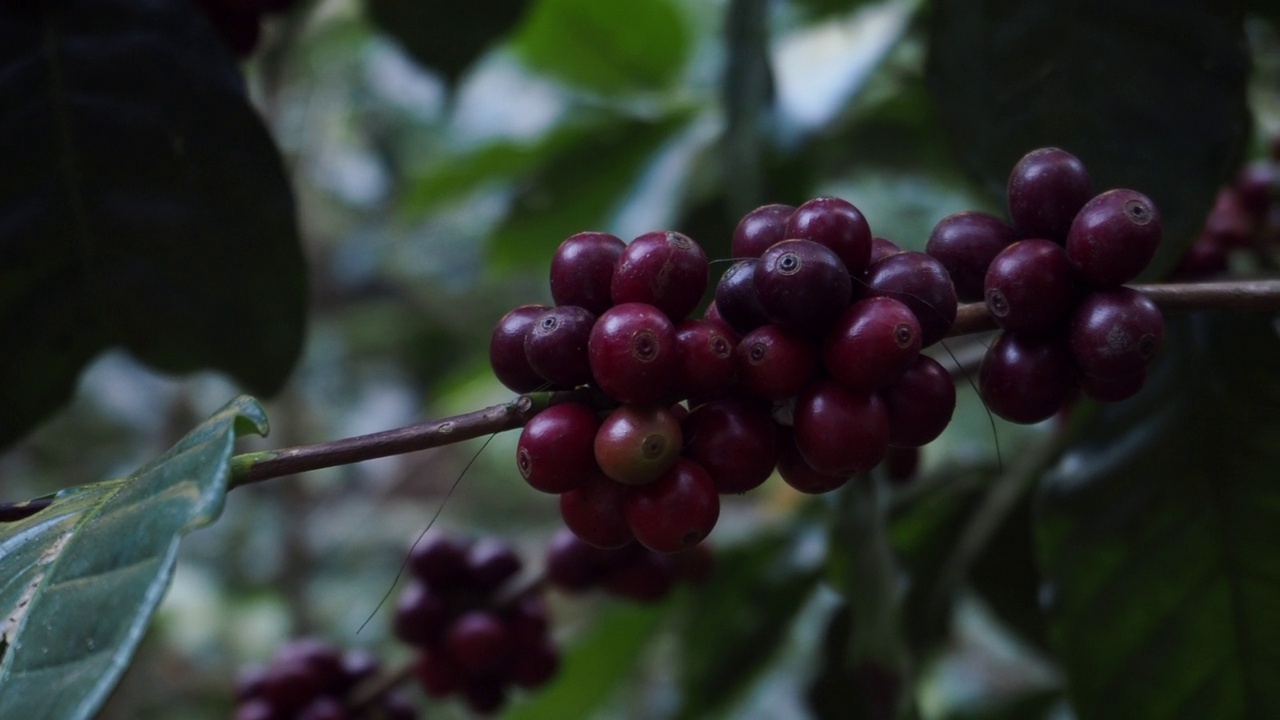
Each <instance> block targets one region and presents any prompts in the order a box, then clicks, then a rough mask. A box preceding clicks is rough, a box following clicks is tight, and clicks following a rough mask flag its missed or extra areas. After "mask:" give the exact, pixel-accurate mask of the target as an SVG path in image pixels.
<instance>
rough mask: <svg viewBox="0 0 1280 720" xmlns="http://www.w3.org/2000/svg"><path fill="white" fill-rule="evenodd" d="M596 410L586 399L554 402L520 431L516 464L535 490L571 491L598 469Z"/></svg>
mask: <svg viewBox="0 0 1280 720" xmlns="http://www.w3.org/2000/svg"><path fill="white" fill-rule="evenodd" d="M599 428H600V421H599V420H597V419H596V412H595V410H592V409H591V408H590V407H588V406H586V405H584V404H582V403H560V404H559V405H552V406H551V407H549V408H547V409H545V410H543V411H542V412H540V413H538V414H537V415H534V416H533V417H532V418H530V419H529V422H527V423H525V426H524V429H523V430H521V431H520V440H519V442H517V443H516V467H518V468H519V469H520V475H521V477H523V478H524V479H525V481H526V482H528V483H529V485H530V486H532V487H533V488H534V489H535V490H541V491H542V492H546V493H556V494H559V493H562V492H568V491H570V490H572V489H574V488H576V487H578V486H579V485H581V484H582V483H583V482H584V481H585V480H586V479H587V478H588V477H591V476H592V475H594V474H595V473H596V472H597V468H596V456H595V438H596V430H598V429H599Z"/></svg>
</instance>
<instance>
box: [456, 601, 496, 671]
mask: <svg viewBox="0 0 1280 720" xmlns="http://www.w3.org/2000/svg"><path fill="white" fill-rule="evenodd" d="M445 642H446V644H447V645H448V648H449V654H450V655H452V656H453V657H454V658H457V660H458V663H459V664H460V665H461V666H462V668H463V670H465V671H466V672H467V674H469V675H482V674H485V673H492V672H495V671H500V670H501V669H503V668H504V667H505V666H507V665H508V664H509V663H510V662H511V649H512V648H511V645H512V643H511V635H510V633H508V632H507V626H506V623H504V622H502V618H500V617H498V616H497V615H496V614H494V613H493V612H491V611H489V610H483V609H476V610H468V611H467V612H465V613H463V614H462V615H459V616H458V618H457V619H456V620H454V621H453V624H452V625H451V626H450V627H449V631H448V633H447V634H446V637H445Z"/></svg>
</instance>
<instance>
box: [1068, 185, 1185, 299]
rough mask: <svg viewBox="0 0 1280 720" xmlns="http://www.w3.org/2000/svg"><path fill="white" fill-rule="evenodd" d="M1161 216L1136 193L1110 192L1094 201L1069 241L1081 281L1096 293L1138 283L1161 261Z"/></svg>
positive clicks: (1083, 212)
mask: <svg viewBox="0 0 1280 720" xmlns="http://www.w3.org/2000/svg"><path fill="white" fill-rule="evenodd" d="M1161 228H1162V225H1161V222H1160V211H1159V210H1157V209H1156V206H1155V203H1153V202H1151V198H1149V197H1147V196H1146V195H1143V194H1142V193H1140V192H1138V191H1136V190H1127V189H1123V188H1121V189H1116V190H1108V191H1107V192H1104V193H1102V194H1101V195H1099V196H1097V197H1095V198H1093V199H1092V200H1090V201H1089V202H1088V203H1087V204H1086V205H1085V206H1084V207H1083V208H1081V209H1080V214H1078V215H1077V216H1076V219H1075V222H1073V223H1071V231H1070V233H1068V235H1067V259H1068V260H1070V261H1071V268H1072V269H1073V270H1074V271H1075V273H1076V276H1077V277H1079V278H1080V279H1081V280H1082V281H1084V282H1085V283H1087V284H1089V285H1092V286H1093V287H1098V288H1106V287H1115V286H1117V285H1123V284H1124V283H1127V282H1129V281H1130V280H1132V279H1134V278H1136V277H1138V274H1139V273H1141V272H1142V271H1143V269H1144V268H1146V267H1147V264H1148V263H1150V262H1151V259H1152V258H1153V257H1155V255H1156V249H1157V248H1159V246H1160V238H1161V234H1162V229H1161Z"/></svg>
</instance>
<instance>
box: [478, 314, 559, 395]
mask: <svg viewBox="0 0 1280 720" xmlns="http://www.w3.org/2000/svg"><path fill="white" fill-rule="evenodd" d="M550 309H551V308H549V307H547V306H546V305H521V306H520V307H518V308H515V309H513V310H511V311H510V312H508V313H507V314H506V315H503V316H502V319H501V320H499V321H498V324H497V326H496V327H494V329H493V335H492V336H491V337H490V338H489V366H490V367H492V368H493V375H494V377H496V378H498V382H500V383H502V384H503V385H506V386H507V387H508V388H511V389H512V390H515V391H516V392H518V393H526V392H533V391H534V390H537V389H539V388H541V387H543V386H545V385H546V384H547V381H546V380H544V379H543V378H542V376H541V375H539V374H538V371H537V370H534V369H533V366H532V365H530V364H529V358H528V357H527V356H526V355H525V354H524V339H525V336H526V335H527V334H528V333H529V329H530V328H532V327H533V323H534V321H536V320H537V319H538V316H539V315H541V314H542V313H544V312H546V311H547V310H550Z"/></svg>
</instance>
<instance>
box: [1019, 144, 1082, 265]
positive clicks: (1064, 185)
mask: <svg viewBox="0 0 1280 720" xmlns="http://www.w3.org/2000/svg"><path fill="white" fill-rule="evenodd" d="M1091 197H1093V182H1092V181H1091V180H1090V179H1089V172H1088V170H1086V169H1085V166H1084V163H1082V162H1080V159H1079V158H1077V157H1076V156H1075V155H1072V154H1071V153H1069V152H1067V151H1066V150H1062V149H1060V148H1055V147H1047V148H1040V149H1039V150H1032V151H1031V152H1029V153H1027V154H1026V155H1023V156H1022V159H1021V160H1019V161H1018V164H1016V165H1014V166H1013V171H1012V172H1010V173H1009V184H1008V201H1009V218H1010V219H1011V220H1012V221H1013V227H1014V229H1015V230H1017V232H1018V236H1019V237H1024V238H1042V239H1046V240H1052V241H1054V242H1057V243H1061V242H1064V241H1065V240H1066V239H1067V231H1068V230H1069V229H1070V228H1071V221H1072V220H1073V219H1074V218H1075V216H1076V213H1077V212H1079V211H1080V208H1082V207H1084V204H1085V203H1086V202H1088V201H1089V198H1091Z"/></svg>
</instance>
